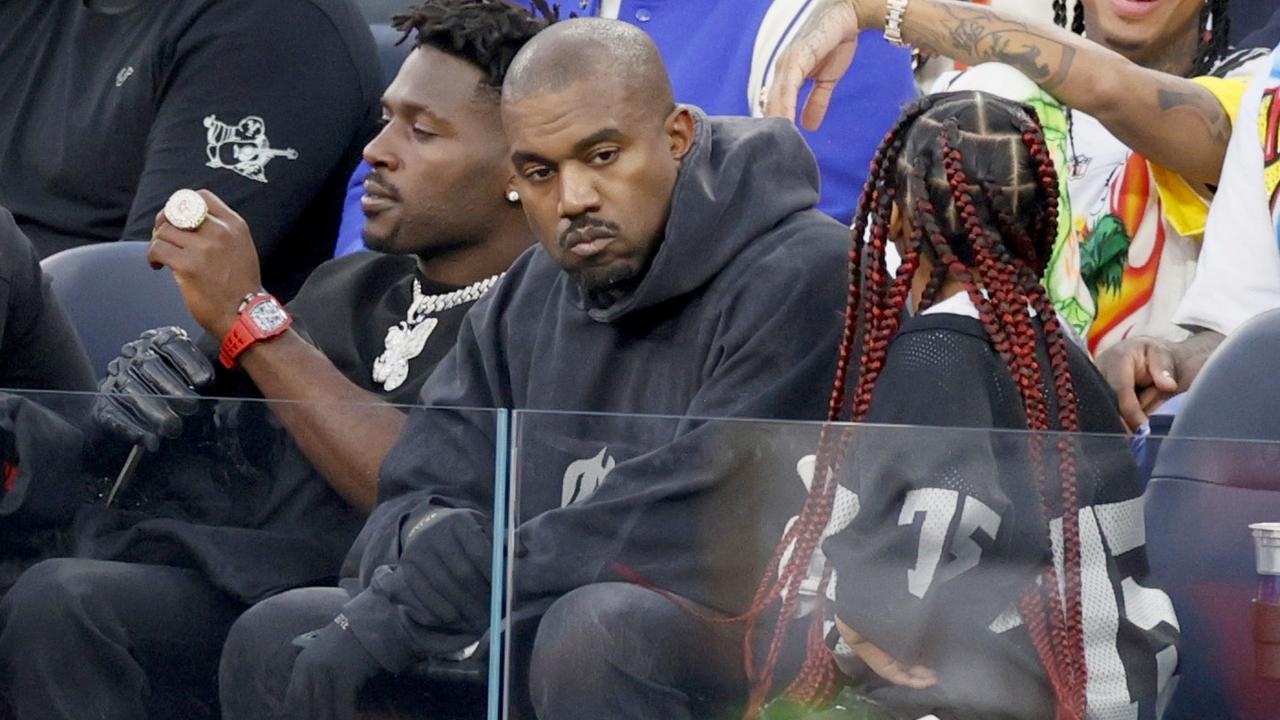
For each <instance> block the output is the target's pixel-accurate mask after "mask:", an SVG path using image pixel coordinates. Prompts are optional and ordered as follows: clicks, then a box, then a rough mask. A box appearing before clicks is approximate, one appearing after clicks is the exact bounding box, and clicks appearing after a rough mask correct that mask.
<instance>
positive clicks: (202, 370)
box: [91, 327, 214, 452]
mask: <svg viewBox="0 0 1280 720" xmlns="http://www.w3.org/2000/svg"><path fill="white" fill-rule="evenodd" d="M213 379H214V369H213V365H212V364H211V363H210V362H209V360H208V358H206V357H205V356H204V355H203V354H202V353H201V352H200V349H199V348H197V347H196V345H195V343H193V342H192V341H191V338H190V337H188V336H187V333H186V331H185V330H183V329H182V328H180V327H162V328H157V329H155V330H148V331H146V332H144V333H142V335H141V336H140V337H139V338H138V339H137V340H134V341H132V342H130V343H127V344H126V345H125V346H124V347H122V348H120V356H119V357H117V358H115V359H114V360H112V361H111V362H110V363H108V364H107V377H105V378H103V380H102V382H100V383H99V384H98V396H97V397H96V398H95V399H94V402H93V410H92V413H91V417H92V419H93V423H94V425H95V426H96V427H97V428H98V429H99V430H101V431H102V432H103V433H104V434H105V435H107V436H108V437H114V438H119V439H121V440H123V441H125V443H127V444H129V445H142V446H144V447H146V448H147V449H148V450H150V451H152V452H155V451H156V450H157V449H158V448H159V447H160V441H161V439H162V438H176V437H178V436H179V435H180V434H181V433H182V424H183V422H182V418H183V417H186V416H189V415H193V414H194V413H195V412H196V410H198V409H199V407H200V391H201V390H203V389H205V388H206V387H208V386H209V385H210V384H211V383H212V382H213ZM160 396H163V397H160Z"/></svg>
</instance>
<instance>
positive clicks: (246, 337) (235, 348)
mask: <svg viewBox="0 0 1280 720" xmlns="http://www.w3.org/2000/svg"><path fill="white" fill-rule="evenodd" d="M267 302H271V303H275V304H277V305H280V308H281V310H283V309H284V306H283V305H282V304H281V303H280V301H279V300H276V299H275V297H273V296H271V295H265V294H264V295H261V296H259V297H258V298H257V299H256V300H254V301H253V302H251V303H249V304H248V305H247V306H246V307H245V309H244V310H242V311H241V312H240V315H239V317H237V318H236V324H235V325H232V326H231V332H229V333H227V336H226V337H225V338H223V339H222V346H221V347H220V348H219V350H218V361H219V362H221V363H222V365H223V366H224V367H226V368H227V369H231V368H234V367H235V366H236V359H237V358H239V357H240V355H242V354H243V353H244V351H245V350H248V349H249V347H250V346H252V345H253V344H254V343H258V342H262V341H263V340H270V339H271V338H274V337H278V336H280V335H283V334H284V333H285V331H287V330H288V329H289V328H290V327H291V326H292V325H293V316H292V315H290V314H289V312H288V311H287V310H284V313H285V321H284V323H283V324H282V325H280V327H277V328H276V329H275V330H273V331H271V332H262V331H261V330H260V329H259V328H258V326H257V325H256V324H254V322H253V321H252V320H250V319H249V318H250V313H252V312H253V309H254V308H256V307H257V306H259V305H261V304H263V303H267Z"/></svg>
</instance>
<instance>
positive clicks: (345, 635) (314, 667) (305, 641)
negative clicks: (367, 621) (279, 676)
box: [285, 615, 382, 720]
mask: <svg viewBox="0 0 1280 720" xmlns="http://www.w3.org/2000/svg"><path fill="white" fill-rule="evenodd" d="M294 642H295V644H302V645H303V649H302V652H301V653H299V654H298V657H297V659H295V660H294V662H293V674H292V675H291V676H290V677H289V690H288V692H287V694H286V695H285V706H286V707H287V708H288V709H289V712H290V714H291V715H292V716H293V717H295V718H298V719H299V720H355V717H356V698H357V697H358V696H359V694H360V689H361V688H363V687H364V685H365V683H367V682H368V681H369V679H370V678H372V677H374V676H375V675H377V674H378V673H379V672H381V670H382V667H381V666H380V665H378V661H377V660H375V659H374V657H373V656H372V655H370V654H369V651H368V650H365V649H364V646H363V645H361V644H360V641H359V640H357V639H356V636H355V635H354V634H352V632H351V631H350V630H348V629H347V627H346V618H345V617H344V616H342V615H339V616H338V617H337V618H335V619H334V621H333V622H331V623H329V624H328V625H326V626H324V627H323V628H321V629H319V630H317V631H315V632H312V633H307V634H306V635H303V636H301V637H299V638H298V640H295V641H294Z"/></svg>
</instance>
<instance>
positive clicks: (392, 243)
mask: <svg viewBox="0 0 1280 720" xmlns="http://www.w3.org/2000/svg"><path fill="white" fill-rule="evenodd" d="M398 27H399V28H400V29H401V30H403V31H405V32H406V33H411V32H416V34H417V35H416V37H417V40H416V43H417V47H416V49H415V50H414V51H413V53H412V54H411V55H410V57H409V59H408V60H407V61H406V62H405V64H404V66H403V68H402V69H401V71H400V73H399V75H398V76H397V78H396V80H395V81H394V82H393V83H392V85H391V86H390V87H389V88H388V90H387V92H386V94H385V95H384V97H383V102H382V105H383V121H384V127H383V129H382V131H381V133H380V134H379V135H378V136H377V137H376V138H375V139H374V140H373V141H371V142H370V143H369V145H368V146H367V147H366V148H365V158H366V159H367V160H368V161H369V163H370V164H371V165H372V167H373V169H374V170H373V174H372V175H371V176H370V178H369V180H368V182H367V183H366V186H365V189H366V195H365V198H364V201H363V205H364V209H365V212H366V213H367V214H368V216H369V223H368V225H367V227H366V230H365V234H366V238H367V239H368V241H369V242H370V244H372V245H374V246H375V247H377V248H379V249H380V250H383V251H385V253H386V254H374V253H368V254H363V255H360V256H357V257H351V258H344V259H342V260H336V261H332V262H330V263H327V264H325V265H324V266H323V267H321V268H319V269H317V271H316V272H315V273H314V274H313V275H312V276H311V277H310V278H309V279H308V281H307V283H306V286H305V287H304V288H303V290H302V291H301V292H300V293H299V295H298V296H297V298H296V299H295V300H294V301H293V302H291V303H290V304H289V306H288V307H287V309H286V308H284V307H282V306H280V305H279V303H277V302H276V301H275V299H274V298H272V297H271V296H269V295H266V294H265V293H262V292H261V289H262V284H261V280H260V277H259V274H258V265H257V257H256V255H255V253H254V246H253V240H252V238H251V236H250V233H249V228H248V227H247V225H246V224H245V222H244V220H243V219H241V218H240V217H239V216H238V215H237V214H236V213H235V212H234V211H233V210H231V208H229V207H228V206H227V205H226V204H224V203H223V202H222V201H221V200H220V199H219V198H218V197H216V196H215V195H213V194H212V193H208V192H202V193H201V194H200V197H201V198H202V199H203V200H204V203H205V204H207V217H205V218H204V219H203V222H198V221H197V222H195V223H192V224H195V225H196V227H195V228H193V229H185V230H184V229H180V228H179V227H176V226H175V223H176V222H177V220H175V221H173V222H171V221H169V220H167V219H166V217H167V216H166V215H165V214H164V213H162V214H161V215H160V216H158V217H157V219H156V225H155V234H154V240H153V241H152V246H151V251H150V259H151V261H152V262H153V264H156V265H165V266H168V267H170V268H172V270H173V272H174V273H175V275H176V277H177V278H178V282H179V285H180V287H181V288H182V291H183V294H184V297H185V299H186V301H187V305H188V308H189V309H190V311H191V314H192V316H193V317H195V318H196V320H197V321H198V322H199V323H200V324H201V326H202V327H203V328H204V329H205V331H206V332H207V333H208V336H209V337H210V338H212V339H214V340H215V341H219V340H221V341H222V344H221V354H220V359H221V361H222V363H223V364H225V365H227V366H228V367H231V366H238V367H240V368H242V369H243V371H244V372H243V374H240V373H232V374H226V375H224V376H223V377H219V378H218V379H217V381H216V383H217V384H216V385H214V386H209V387H206V385H205V382H204V381H206V380H209V379H211V378H212V376H213V375H214V371H213V367H212V366H211V364H210V363H209V362H208V361H207V360H205V359H204V357H203V354H202V353H201V351H200V349H198V348H197V347H195V346H193V345H192V343H191V342H190V341H189V340H187V339H186V337H185V335H184V334H183V333H181V332H179V331H177V330H175V329H161V330H157V331H153V332H150V333H147V334H145V335H144V336H143V337H142V338H141V339H140V340H138V341H137V342H135V343H131V344H130V346H127V347H126V348H125V351H124V354H123V355H122V356H121V357H120V358H119V359H117V360H116V361H113V363H112V367H111V372H110V374H109V377H108V378H107V379H106V380H105V381H104V386H103V388H102V389H103V391H104V392H105V394H106V395H105V397H104V399H103V400H101V401H99V403H98V404H97V406H96V407H95V409H94V420H95V422H96V424H97V425H98V426H99V427H100V428H101V429H102V430H103V431H104V432H105V433H106V434H107V435H108V436H109V438H108V440H106V441H104V443H105V442H109V440H110V438H117V439H123V440H124V441H125V442H124V443H123V446H124V447H128V446H129V445H132V444H135V443H137V444H140V445H142V446H143V447H145V448H148V449H150V450H153V451H155V452H154V453H153V454H146V455H144V456H143V458H142V460H141V465H140V469H139V472H138V476H137V477H136V478H135V479H134V480H133V481H132V482H131V483H130V484H129V485H128V486H126V487H125V488H124V490H123V491H122V492H121V493H120V495H119V496H118V497H116V498H115V503H114V504H113V506H112V507H106V506H105V505H104V504H103V503H102V502H98V503H96V504H90V505H86V506H84V507H82V508H81V510H80V512H79V513H78V515H77V517H76V523H75V529H74V534H75V537H76V542H77V544H76V555H77V557H76V558H71V559H56V560H48V561H45V562H43V563H40V564H38V565H36V566H34V567H32V568H31V569H30V570H28V571H27V572H26V573H25V574H24V575H23V576H22V577H21V578H20V579H19V581H18V582H17V584H16V585H15V586H14V587H13V589H12V590H10V592H9V593H8V594H7V596H6V597H5V599H4V601H3V603H2V604H0V683H3V690H4V692H5V694H6V695H7V696H8V700H9V702H10V703H11V704H12V706H13V710H14V712H15V715H16V717H17V718H19V719H25V718H41V719H44V718H86V717H99V718H138V717H200V716H204V715H206V714H209V713H210V711H211V709H212V708H213V707H214V706H215V702H214V692H215V689H214V682H213V681H214V679H215V678H216V675H217V673H216V666H217V661H218V652H219V650H220V648H221V647H222V643H223V639H224V637H225V634H226V632H227V629H228V628H229V627H230V625H231V623H232V621H233V620H235V618H236V616H238V615H239V614H240V613H241V612H242V611H243V610H244V609H245V608H246V607H247V606H248V605H249V604H251V603H253V602H256V601H258V600H261V599H262V598H264V597H267V596H270V595H272V594H274V593H277V592H280V591H282V590H285V589H288V588H290V587H296V586H299V585H308V584H315V583H319V582H325V581H326V580H331V579H332V578H333V577H335V576H336V575H337V571H338V568H339V565H340V562H341V559H342V556H343V553H345V552H346V550H347V549H348V547H349V546H350V544H351V541H352V539H353V538H354V537H355V535H356V533H357V531H358V530H359V528H360V526H361V523H362V522H363V520H364V516H365V514H366V513H367V512H368V511H369V509H370V508H371V507H372V506H373V503H374V498H375V479H376V477H377V469H378V466H379V464H380V463H381V461H382V459H383V457H384V456H385V455H386V452H387V450H388V449H389V448H390V446H391V444H392V443H393V442H394V440H395V438H396V436H397V434H398V432H399V430H400V428H401V426H402V425H403V424H404V422H405V416H404V415H403V413H402V412H401V411H400V410H398V409H397V408H395V407H392V404H394V403H404V402H410V401H412V399H413V398H414V397H415V396H416V395H417V393H418V389H419V387H420V386H421V384H422V383H423V381H424V379H425V378H426V377H427V376H428V375H429V374H430V373H431V371H432V370H433V368H434V367H435V365H436V364H437V362H439V361H440V359H441V358H442V357H443V356H444V355H445V354H446V353H447V352H448V350H449V349H450V348H451V347H452V345H453V344H454V340H455V337H456V335H457V333H458V332H459V328H460V326H461V324H462V318H463V316H464V315H465V313H466V311H467V308H468V307H470V306H471V305H472V304H473V303H474V302H475V301H476V300H477V298H479V297H480V296H482V295H484V294H485V293H486V292H487V291H490V290H491V289H492V288H493V287H494V286H495V285H497V284H498V281H499V278H500V276H501V274H502V273H503V272H504V271H505V270H506V269H507V267H508V266H509V265H510V264H511V262H512V261H513V260H514V259H515V258H516V257H517V256H518V255H519V254H520V253H521V252H522V251H524V250H525V249H526V248H527V247H528V245H529V244H530V242H531V237H530V233H529V228H528V225H527V223H526V221H525V218H524V215H523V214H522V213H521V211H520V208H519V199H518V197H517V196H516V195H514V194H512V193H511V188H510V186H509V182H508V181H509V178H510V176H511V170H510V166H509V163H508V160H507V153H506V148H507V145H506V140H505V138H504V136H503V133H502V123H501V119H500V116H499V114H498V112H497V110H498V98H499V88H500V87H501V83H502V80H503V77H504V73H505V69H506V67H507V64H508V63H509V62H510V59H511V57H512V56H514V54H515V52H516V51H517V50H518V49H519V48H520V47H521V46H522V45H523V44H524V42H525V41H527V40H528V39H529V38H530V37H532V36H533V34H534V33H535V32H537V30H538V29H540V27H541V25H540V23H538V22H537V21H535V20H534V19H533V18H532V17H531V16H530V15H529V14H528V13H526V12H524V11H522V10H516V9H513V8H510V7H506V6H502V5H498V4H495V3H490V2H486V1H484V0H432V1H431V2H428V3H427V4H425V5H423V6H422V7H419V8H415V9H414V10H412V11H410V12H409V13H408V14H407V15H405V16H403V17H401V18H399V19H398ZM188 200H189V201H190V202H193V203H195V204H196V205H198V204H199V203H198V201H197V200H191V199H190V195H188ZM178 224H185V223H178ZM290 319H292V321H293V323H294V326H293V328H292V329H290V328H289V320H290ZM268 321H269V322H270V325H271V327H266V326H264V322H268ZM250 323H252V324H254V327H252V328H248V327H246V325H248V324H250ZM245 331H249V335H248V340H247V341H243V342H237V340H243V339H244V336H243V334H242V333H244V332H245ZM406 336H408V337H410V338H411V339H413V340H414V342H411V343H405V342H404V339H405V338H406ZM224 338H226V339H225V340H224ZM201 390H204V391H205V392H206V393H208V394H213V395H217V396H225V395H226V394H228V393H230V394H233V395H237V396H249V394H250V393H251V392H252V391H253V390H256V391H257V392H259V393H261V395H263V396H264V397H266V398H267V399H269V400H273V401H275V400H279V401H288V402H279V403H272V404H271V405H270V409H269V411H268V409H267V407H266V406H264V405H262V404H259V403H237V402H234V401H228V402H220V403H218V405H217V406H216V409H215V410H214V412H213V415H214V418H213V422H210V421H209V419H208V418H204V417H200V416H192V417H183V412H185V411H184V407H189V406H191V405H194V404H195V400H196V399H197V398H198V395H199V393H200V391H201ZM148 393H163V394H167V395H172V396H175V397H171V398H167V399H157V398H152V397H148V396H147V394H148ZM210 447H212V448H213V449H212V450H210V449H207V448H210ZM118 467H119V466H118V465H117V466H116V468H117V469H118ZM105 489H106V488H105V487H104V490H105Z"/></svg>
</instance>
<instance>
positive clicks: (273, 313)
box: [249, 300, 289, 333]
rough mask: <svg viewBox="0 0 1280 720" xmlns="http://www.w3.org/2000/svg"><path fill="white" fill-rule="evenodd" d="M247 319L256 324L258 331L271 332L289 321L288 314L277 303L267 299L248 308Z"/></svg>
mask: <svg viewBox="0 0 1280 720" xmlns="http://www.w3.org/2000/svg"><path fill="white" fill-rule="evenodd" d="M249 319H250V320H251V321H253V324H254V325H257V326H258V330H259V331H260V332H263V333H271V332H275V331H276V330H279V329H280V328H281V327H283V326H284V324H285V323H287V322H288V321H289V316H288V315H287V314H286V313H285V311H284V308H282V307H280V304H279V303H277V302H275V301H274V300H268V301H266V302H260V303H258V304H257V305H254V306H253V307H252V308H250V309H249Z"/></svg>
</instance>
